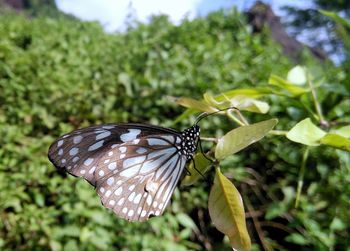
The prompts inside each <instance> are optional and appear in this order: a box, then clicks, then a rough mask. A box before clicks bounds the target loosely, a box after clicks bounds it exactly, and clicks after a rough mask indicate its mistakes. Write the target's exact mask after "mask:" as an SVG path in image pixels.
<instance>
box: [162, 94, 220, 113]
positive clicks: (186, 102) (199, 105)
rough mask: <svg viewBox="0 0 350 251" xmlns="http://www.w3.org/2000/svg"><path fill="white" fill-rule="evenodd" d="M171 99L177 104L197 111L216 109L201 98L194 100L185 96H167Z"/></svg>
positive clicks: (212, 110)
mask: <svg viewBox="0 0 350 251" xmlns="http://www.w3.org/2000/svg"><path fill="white" fill-rule="evenodd" d="M169 98H170V99H172V100H173V101H174V102H176V103H177V104H179V105H182V106H184V107H187V108H193V109H196V110H199V111H203V112H215V111H216V109H215V108H214V107H212V106H210V105H208V104H207V103H206V102H204V101H202V100H196V99H193V98H187V97H179V98H176V97H169Z"/></svg>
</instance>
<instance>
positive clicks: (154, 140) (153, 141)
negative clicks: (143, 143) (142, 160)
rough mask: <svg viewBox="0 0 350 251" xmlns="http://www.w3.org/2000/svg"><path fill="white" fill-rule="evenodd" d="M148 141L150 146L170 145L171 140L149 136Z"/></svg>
mask: <svg viewBox="0 0 350 251" xmlns="http://www.w3.org/2000/svg"><path fill="white" fill-rule="evenodd" d="M147 142H148V144H149V145H150V146H155V145H169V142H167V141H165V140H162V139H158V138H148V139H147Z"/></svg>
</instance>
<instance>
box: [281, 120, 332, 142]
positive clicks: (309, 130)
mask: <svg viewBox="0 0 350 251" xmlns="http://www.w3.org/2000/svg"><path fill="white" fill-rule="evenodd" d="M325 135H326V132H324V131H322V130H321V129H320V128H318V127H317V126H315V125H314V124H313V123H312V122H311V120H310V118H306V119H304V120H302V121H300V122H299V123H297V124H296V125H295V126H294V127H293V128H292V129H291V130H290V131H289V132H288V133H287V135H286V136H287V138H288V139H289V140H291V141H294V142H297V143H301V144H304V145H308V146H318V145H320V139H321V138H323V137H324V136H325Z"/></svg>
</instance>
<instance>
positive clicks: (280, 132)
mask: <svg viewBox="0 0 350 251" xmlns="http://www.w3.org/2000/svg"><path fill="white" fill-rule="evenodd" d="M287 133H288V131H282V130H271V131H269V134H272V135H282V136H286V134H287Z"/></svg>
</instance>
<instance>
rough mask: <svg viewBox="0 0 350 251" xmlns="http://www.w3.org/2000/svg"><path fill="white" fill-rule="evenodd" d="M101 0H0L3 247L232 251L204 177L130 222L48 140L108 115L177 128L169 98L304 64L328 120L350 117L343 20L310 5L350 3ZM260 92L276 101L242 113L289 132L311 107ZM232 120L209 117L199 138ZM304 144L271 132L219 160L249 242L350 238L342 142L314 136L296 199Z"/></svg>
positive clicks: (348, 7)
mask: <svg viewBox="0 0 350 251" xmlns="http://www.w3.org/2000/svg"><path fill="white" fill-rule="evenodd" d="M102 2H103V1H101V3H100V4H98V3H94V5H92V7H91V6H90V7H88V1H57V2H54V1H52V0H23V1H20V0H17V1H11V0H6V1H5V0H2V1H0V219H1V220H0V250H67V251H68V250H230V244H229V241H228V239H227V238H226V237H225V236H224V235H223V234H222V233H220V232H218V231H217V230H216V229H215V227H214V226H213V225H212V223H211V221H210V218H209V215H208V210H207V200H208V194H209V191H210V186H209V185H208V184H207V183H206V182H203V181H198V182H197V183H195V184H194V185H193V186H190V187H180V188H179V189H176V191H175V193H174V195H173V199H172V203H171V205H169V207H168V208H167V210H166V213H165V214H164V216H162V217H156V218H153V219H152V220H150V221H148V222H145V223H132V222H127V221H124V220H121V219H118V218H117V217H116V216H115V215H113V213H111V212H110V211H108V210H106V209H105V208H103V206H101V204H100V201H99V198H98V196H97V194H96V193H95V191H94V189H93V188H92V187H91V186H90V185H89V184H88V183H87V182H85V181H84V180H82V179H76V178H73V177H71V176H68V175H65V174H62V173H58V172H57V171H56V170H55V168H54V167H53V166H52V164H51V163H50V162H49V161H48V159H47V150H48V147H49V145H50V144H51V143H52V142H53V140H54V139H55V138H57V137H58V136H60V135H62V134H64V133H67V132H69V131H71V130H73V129H76V128H80V127H84V126H89V125H94V124H100V123H107V122H143V123H152V124H155V125H161V126H165V127H172V128H176V129H178V130H182V129H184V128H186V127H188V126H190V125H191V123H193V120H194V117H188V118H186V119H182V120H181V121H179V122H178V123H174V121H175V119H176V118H177V117H178V116H179V115H180V114H181V113H182V112H184V110H185V109H184V108H182V107H180V106H178V105H176V104H175V103H173V102H171V100H169V98H167V95H170V96H187V97H192V98H197V99H200V98H201V97H202V95H203V94H204V93H205V92H210V93H212V94H220V93H222V92H225V91H228V90H233V89H236V88H252V87H253V88H254V87H262V86H266V84H267V81H268V79H269V76H270V75H271V74H275V75H278V76H283V77H285V76H286V74H287V72H288V71H289V70H290V69H291V68H293V67H294V66H295V65H298V64H299V65H304V66H305V67H307V68H308V69H309V70H310V72H312V74H313V75H314V76H315V79H317V80H319V82H317V89H318V91H319V99H320V103H321V106H322V109H323V111H324V114H325V117H326V119H327V120H328V121H329V123H330V124H331V125H338V124H339V125H348V124H349V121H350V99H349V96H350V95H349V93H350V77H349V75H348V72H349V62H350V61H349V48H350V47H349V45H350V35H349V27H350V25H349V24H348V23H347V25H348V26H346V23H345V25H343V26H341V25H339V24H338V23H337V22H335V21H334V19H331V18H329V17H327V16H325V15H323V14H321V13H320V12H318V10H319V9H323V10H328V11H331V12H333V13H337V14H339V15H340V16H341V17H343V18H345V19H344V20H346V19H347V20H348V18H349V16H350V2H347V1H340V0H339V1H323V0H313V1H308V3H307V4H306V3H302V1H296V3H297V4H295V3H293V5H288V2H287V1H266V2H264V3H262V2H259V3H255V2H254V1H246V2H244V1H237V2H236V1H218V3H220V4H221V5H219V4H218V5H214V4H209V3H208V1H202V2H200V1H193V3H192V2H191V1H188V2H191V3H188V4H187V5H186V4H185V5H184V6H182V5H181V3H182V1H180V2H179V6H181V8H182V9H181V10H180V11H178V12H176V10H174V8H175V7H176V6H175V7H174V6H170V7H169V6H168V7H167V6H165V7H164V6H161V7H164V8H163V9H162V8H160V4H159V5H158V4H157V3H156V2H154V3H152V4H153V5H152V4H150V5H148V7H147V11H146V12H145V13H143V12H142V9H143V8H142V7H141V8H139V6H140V3H139V2H137V1H134V2H135V3H134V5H132V4H130V2H126V1H125V3H124V5H123V6H122V5H120V6H119V7H118V8H120V9H116V11H115V12H109V13H107V12H106V14H104V12H103V10H106V8H102V7H101V6H102ZM104 2H108V1H104ZM110 2H113V1H110ZM115 2H117V1H115ZM150 2H152V1H150ZM74 4H75V5H74ZM79 4H80V7H79ZM163 5H165V4H164V3H163ZM141 6H142V5H141ZM151 6H154V11H153V9H152V8H151ZM198 6H200V7H201V8H199V7H198ZM220 8H222V9H220ZM86 9H88V10H90V12H89V11H87V10H86ZM107 9H108V8H107ZM218 9H220V10H218ZM79 10H82V11H81V12H79ZM120 10H122V11H120ZM140 10H141V11H140ZM168 10H169V11H168ZM152 11H153V12H152ZM81 13H83V14H81ZM89 13H90V14H89ZM91 13H92V14H91ZM111 13H112V14H111ZM152 13H153V14H154V15H153V16H149V15H151V14H152ZM162 13H165V14H168V15H170V16H169V17H168V16H167V15H164V14H162ZM174 13H175V14H174ZM186 13H187V14H186ZM101 17H105V18H107V19H103V18H101ZM109 18H110V19H109ZM114 18H115V19H114ZM81 19H83V20H97V21H82V20H81ZM98 20H100V22H98ZM113 20H114V21H115V20H117V21H115V22H114V21H113ZM118 20H119V21H118ZM120 20H122V21H120ZM344 20H343V21H344ZM344 22H345V21H344ZM300 99H301V100H302V97H301V98H300ZM263 100H264V101H266V102H268V103H269V104H270V106H271V109H270V111H269V113H268V114H265V115H254V114H251V113H247V114H245V116H247V118H249V120H250V121H251V122H258V121H260V120H263V119H268V118H271V117H276V118H278V119H279V121H280V122H279V125H278V129H280V130H288V129H290V128H291V127H292V126H293V125H295V124H296V123H297V122H298V121H300V120H301V119H304V118H306V117H310V113H309V112H310V111H308V110H307V109H305V107H303V105H302V102H298V101H297V100H295V101H291V100H290V99H284V98H276V97H274V96H269V95H266V96H265V97H263ZM232 126H233V125H232V124H230V122H229V121H228V120H227V119H225V118H223V117H218V116H215V117H214V116H213V117H210V118H208V119H206V120H205V121H203V123H202V132H203V136H210V137H215V136H218V135H222V134H223V133H224V132H227V131H228V130H229V129H232ZM325 130H327V128H325ZM206 147H210V145H206ZM304 151H305V146H303V145H300V144H296V143H293V142H291V141H288V140H287V139H286V138H285V137H282V136H281V137H278V136H271V137H267V138H265V139H263V140H262V141H260V142H259V143H257V144H254V145H252V146H250V147H249V148H247V149H245V150H244V151H242V152H240V153H238V154H235V155H234V156H232V157H230V158H228V159H227V160H225V162H224V163H222V171H223V172H224V173H225V175H226V176H227V177H229V178H230V179H231V180H232V181H233V182H234V183H235V185H236V187H237V188H238V189H239V191H240V193H241V194H242V197H243V201H244V203H245V206H246V217H247V224H248V225H247V226H248V230H249V233H250V236H251V239H252V242H253V250H350V236H349V226H350V213H349V210H350V204H349V198H350V156H349V152H348V151H345V150H337V149H333V148H329V147H326V146H320V147H314V148H310V154H309V159H308V161H307V163H306V170H305V174H304V177H303V183H304V185H303V190H302V192H301V197H300V202H299V206H298V207H295V194H296V189H297V185H298V184H297V183H298V179H299V180H300V163H301V160H302V158H303V153H304ZM206 175H207V176H208V177H209V178H210V177H212V176H213V170H212V171H209V172H208V173H207V174H206Z"/></svg>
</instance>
